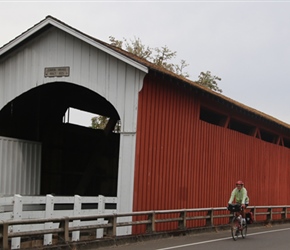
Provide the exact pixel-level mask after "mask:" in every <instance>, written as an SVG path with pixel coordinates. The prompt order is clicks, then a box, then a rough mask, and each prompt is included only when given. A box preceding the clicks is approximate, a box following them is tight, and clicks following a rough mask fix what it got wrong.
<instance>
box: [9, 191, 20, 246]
mask: <svg viewBox="0 0 290 250" xmlns="http://www.w3.org/2000/svg"><path fill="white" fill-rule="evenodd" d="M22 206H23V204H22V196H21V195H19V194H15V195H14V204H13V220H21V218H22ZM11 228H12V232H19V231H20V230H21V226H11ZM20 241H21V238H20V237H15V238H12V240H11V249H18V248H20Z"/></svg>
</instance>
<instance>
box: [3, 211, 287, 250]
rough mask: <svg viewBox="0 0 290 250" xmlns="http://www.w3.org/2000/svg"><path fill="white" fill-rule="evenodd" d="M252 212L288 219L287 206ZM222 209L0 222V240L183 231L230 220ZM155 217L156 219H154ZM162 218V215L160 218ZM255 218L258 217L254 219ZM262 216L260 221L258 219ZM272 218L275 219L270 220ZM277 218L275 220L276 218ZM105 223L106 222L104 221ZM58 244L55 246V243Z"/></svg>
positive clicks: (67, 240) (65, 239)
mask: <svg viewBox="0 0 290 250" xmlns="http://www.w3.org/2000/svg"><path fill="white" fill-rule="evenodd" d="M248 208H249V209H252V211H253V212H254V218H255V220H258V221H260V222H262V221H264V222H267V223H270V222H272V221H275V220H287V219H289V218H290V215H289V214H290V206H255V207H248ZM225 211H226V208H225V207H218V208H198V209H196V208H194V209H177V210H159V211H144V212H133V213H120V214H105V215H104V214H103V215H94V216H92V215H90V216H71V217H62V218H50V219H26V220H17V221H16V220H13V221H10V220H8V221H2V222H0V235H1V236H0V239H1V243H2V244H1V245H2V248H3V249H4V250H6V249H10V247H11V246H10V240H11V238H15V237H32V236H34V235H42V236H45V235H47V234H54V235H58V238H59V239H62V240H63V242H65V243H70V242H72V241H73V240H72V238H71V237H70V235H71V233H72V232H76V231H90V230H95V229H105V230H106V236H109V237H115V236H116V231H117V228H118V227H123V226H134V225H146V228H147V230H146V232H147V233H154V232H156V225H157V224H159V223H170V222H177V225H178V226H177V227H176V229H175V230H186V229H189V228H188V227H187V222H188V221H191V220H203V221H204V222H205V223H204V224H205V226H208V227H214V226H215V223H214V220H215V219H218V218H230V217H231V216H232V214H230V213H229V212H225ZM192 213H205V214H206V215H202V216H188V215H189V214H192ZM160 215H167V217H166V218H163V219H162V218H160ZM140 216H141V217H144V218H146V219H142V220H136V218H137V217H140ZM122 217H128V218H130V220H129V221H127V222H118V219H119V218H122ZM158 217H159V218H158ZM161 217H162V216H161ZM258 217H261V218H260V219H258ZM262 217H263V218H262ZM274 217H275V218H274ZM276 217H279V218H276ZM98 219H103V223H99V224H97V223H94V224H92V223H91V224H88V225H78V226H74V224H73V222H74V221H82V222H85V221H98ZM105 221H106V222H105ZM46 223H58V224H59V227H58V228H46V229H42V230H27V231H21V232H10V230H9V227H13V226H24V225H34V224H46ZM59 243H60V242H58V243H56V244H59Z"/></svg>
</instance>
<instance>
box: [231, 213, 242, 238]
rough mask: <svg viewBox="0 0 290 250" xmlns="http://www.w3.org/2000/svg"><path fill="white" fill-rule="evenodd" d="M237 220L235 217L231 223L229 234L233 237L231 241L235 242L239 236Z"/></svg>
mask: <svg viewBox="0 0 290 250" xmlns="http://www.w3.org/2000/svg"><path fill="white" fill-rule="evenodd" d="M239 233H240V231H239V220H237V218H236V217H234V218H233V219H232V221H231V234H232V237H233V240H237V239H238V236H239Z"/></svg>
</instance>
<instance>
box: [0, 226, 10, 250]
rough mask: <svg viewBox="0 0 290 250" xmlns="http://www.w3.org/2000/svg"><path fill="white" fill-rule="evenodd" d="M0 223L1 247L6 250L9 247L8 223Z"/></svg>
mask: <svg viewBox="0 0 290 250" xmlns="http://www.w3.org/2000/svg"><path fill="white" fill-rule="evenodd" d="M2 223H3V224H0V234H2V244H1V245H2V249H3V250H8V249H9V241H8V224H7V223H5V222H3V221H2Z"/></svg>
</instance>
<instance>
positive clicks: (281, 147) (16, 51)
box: [0, 16, 290, 212]
mask: <svg viewBox="0 0 290 250" xmlns="http://www.w3.org/2000/svg"><path fill="white" fill-rule="evenodd" d="M69 108H76V109H80V110H83V111H88V112H91V113H94V114H97V115H101V116H105V117H109V118H110V119H109V122H108V124H107V126H106V127H105V129H103V130H101V129H92V128H90V127H82V126H77V125H74V124H70V123H67V122H65V120H64V116H65V113H66V112H67V110H68V109H69ZM118 122H119V124H120V131H119V132H115V131H114V127H115V125H116V123H118ZM0 157H1V159H0V178H1V181H0V193H1V194H4V195H11V194H14V193H20V194H23V195H45V194H49V193H53V194H55V195H74V194H79V195H84V196H97V195H104V196H116V197H118V205H117V209H118V211H119V212H130V211H140V210H158V209H177V208H193V207H215V206H225V205H226V203H227V201H228V198H229V195H230V192H231V190H232V188H233V187H234V183H235V181H236V180H238V179H242V180H243V181H244V182H245V184H246V187H247V189H248V191H249V195H250V199H251V203H252V205H275V204H277V205H278V204H279V205H282V204H290V193H289V191H288V187H289V179H290V167H289V164H290V126H289V125H288V124H286V123H283V122H281V121H279V120H277V119H275V118H274V117H271V116H268V115H266V114H264V113H262V112H259V111H257V110H255V109H252V108H250V107H248V106H245V105H243V104H241V103H238V102H236V101H234V100H231V99H230V98H227V97H226V96H224V95H222V94H219V93H216V92H213V91H211V90H209V89H207V88H204V87H202V86H200V85H198V84H196V83H194V82H192V81H190V80H187V79H185V78H182V77H180V76H178V75H175V74H173V73H171V72H169V71H166V70H164V69H163V68H160V67H157V66H155V65H153V64H151V63H149V62H148V61H145V60H142V59H140V58H137V57H136V56H134V55H132V54H130V53H127V52H125V51H123V50H121V49H118V48H116V47H113V46H111V45H109V44H106V43H104V42H102V41H100V40H97V39H95V38H93V37H90V36H88V35H86V34H84V33H82V32H81V31H79V30H76V29H74V28H72V27H70V26H69V25H67V24H65V23H63V22H61V21H59V20H57V19H56V18H54V17H51V16H48V17H46V18H45V19H44V20H42V21H40V22H39V23H37V24H36V25H35V26H33V27H32V28H30V29H28V30H27V31H25V32H24V33H22V34H21V35H19V36H18V37H16V38H15V39H14V40H12V41H11V42H9V43H7V44H6V45H4V46H3V47H2V48H1V49H0Z"/></svg>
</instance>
